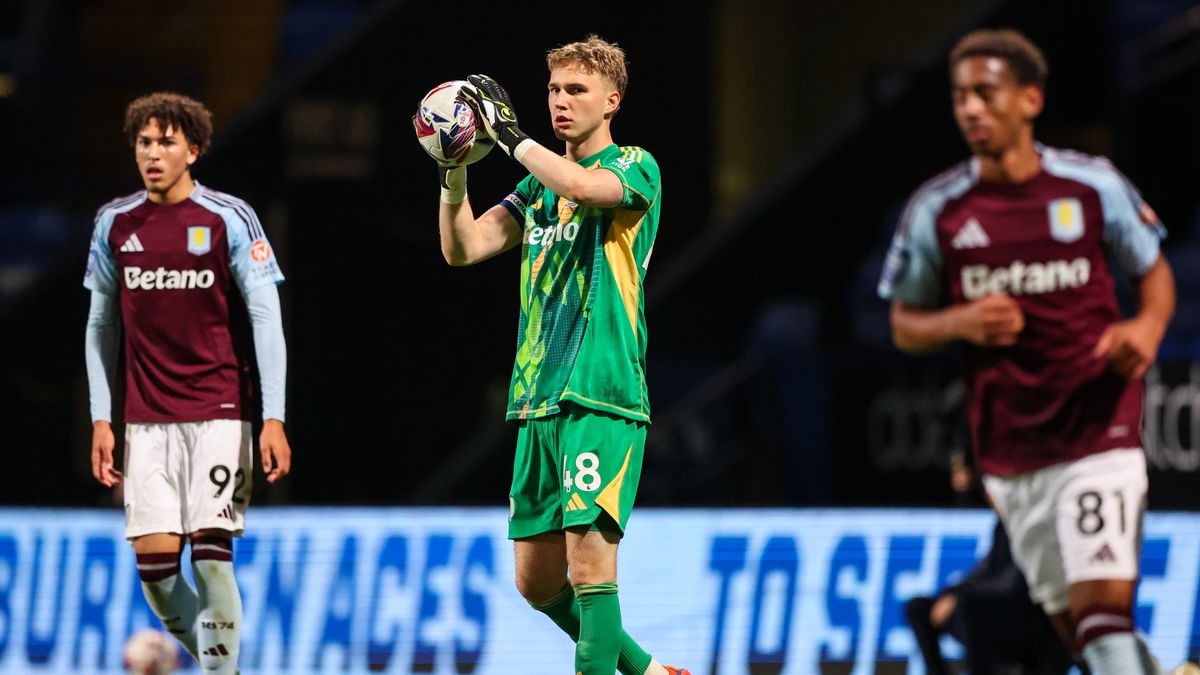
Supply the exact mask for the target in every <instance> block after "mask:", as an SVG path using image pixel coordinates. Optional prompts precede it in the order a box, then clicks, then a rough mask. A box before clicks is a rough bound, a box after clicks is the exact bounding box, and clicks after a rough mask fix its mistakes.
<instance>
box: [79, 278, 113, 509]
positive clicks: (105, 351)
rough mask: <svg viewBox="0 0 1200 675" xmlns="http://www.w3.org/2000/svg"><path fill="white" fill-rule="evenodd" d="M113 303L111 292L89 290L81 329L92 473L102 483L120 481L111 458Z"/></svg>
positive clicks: (109, 484) (111, 484)
mask: <svg viewBox="0 0 1200 675" xmlns="http://www.w3.org/2000/svg"><path fill="white" fill-rule="evenodd" d="M116 304H117V303H116V299H115V298H113V296H111V295H108V294H106V293H101V292H100V291H92V300H91V307H90V308H89V310H88V318H87V329H86V330H85V331H84V362H85V364H86V365H87V375H88V393H89V396H90V399H91V410H92V476H93V477H95V479H96V480H97V481H99V482H100V484H101V485H103V486H105V487H113V486H114V485H117V484H118V483H120V482H121V472H120V471H118V470H117V469H116V465H115V462H114V461H113V449H114V448H115V447H116V439H115V438H114V436H113V430H112V380H113V373H114V372H116V366H117V341H118V340H117V338H118V336H119V328H118V326H117V311H116Z"/></svg>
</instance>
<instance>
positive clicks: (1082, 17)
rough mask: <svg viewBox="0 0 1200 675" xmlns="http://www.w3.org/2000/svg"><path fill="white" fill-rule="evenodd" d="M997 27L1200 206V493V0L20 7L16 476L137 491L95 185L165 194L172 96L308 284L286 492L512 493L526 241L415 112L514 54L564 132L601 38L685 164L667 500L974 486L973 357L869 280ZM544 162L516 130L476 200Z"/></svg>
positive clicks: (1180, 242) (1089, 116)
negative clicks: (521, 244) (158, 180)
mask: <svg viewBox="0 0 1200 675" xmlns="http://www.w3.org/2000/svg"><path fill="white" fill-rule="evenodd" d="M980 26H1013V27H1017V28H1020V29H1021V30H1023V31H1026V32H1027V33H1028V34H1029V35H1030V36H1031V37H1032V38H1033V39H1034V40H1035V41H1037V42H1038V43H1039V44H1040V45H1041V46H1042V47H1043V48H1044V50H1045V51H1046V54H1047V57H1048V59H1049V62H1050V66H1051V77H1050V82H1049V97H1048V101H1049V102H1048V106H1047V109H1046V112H1045V114H1044V116H1043V118H1042V120H1041V122H1040V123H1039V125H1038V129H1039V134H1038V135H1039V137H1040V139H1041V140H1043V141H1044V142H1046V143H1049V144H1051V145H1062V146H1067V147H1073V148H1078V149H1081V150H1084V151H1088V152H1093V153H1100V154H1107V155H1109V156H1111V157H1112V158H1114V160H1115V161H1116V162H1117V164H1118V166H1120V167H1121V168H1122V169H1123V170H1124V171H1125V172H1126V173H1127V174H1128V175H1129V176H1130V177H1131V178H1132V180H1133V181H1134V182H1135V183H1136V184H1138V185H1139V186H1140V187H1141V189H1142V190H1143V192H1144V194H1145V195H1146V197H1147V198H1148V200H1149V201H1150V203H1151V204H1153V205H1154V207H1155V208H1156V210H1157V211H1158V212H1159V214H1160V215H1161V216H1162V218H1163V220H1164V221H1165V222H1166V224H1167V226H1168V228H1169V230H1170V239H1169V241H1168V243H1167V248H1166V251H1167V254H1168V256H1169V257H1170V259H1171V261H1172V262H1173V263H1174V265H1175V269H1176V272H1177V274H1178V276H1179V287H1180V308H1179V313H1178V317H1177V319H1176V321H1175V323H1174V325H1173V327H1172V329H1171V331H1170V333H1169V335H1168V337H1167V340H1166V341H1165V342H1164V345H1163V349H1162V354H1161V357H1162V365H1161V367H1160V369H1159V371H1158V372H1157V373H1156V374H1155V375H1154V377H1153V378H1152V381H1151V383H1150V396H1149V397H1148V401H1149V405H1148V409H1147V432H1148V433H1147V437H1148V445H1149V448H1150V453H1151V465H1152V483H1151V485H1152V487H1151V504H1152V506H1154V507H1170V508H1196V507H1197V506H1198V501H1197V499H1196V497H1195V487H1194V486H1195V485H1196V484H1197V483H1196V481H1197V478H1200V475H1198V474H1200V296H1198V295H1197V290H1200V240H1198V239H1197V236H1198V235H1197V232H1196V230H1197V222H1198V220H1200V214H1198V209H1197V205H1198V192H1197V186H1198V185H1200V159H1198V158H1200V123H1198V122H1197V120H1200V105H1198V104H1200V7H1198V6H1193V3H1191V2H1183V1H1181V0H1108V1H1095V0H1090V1H1089V0H1078V1H1071V0H1065V1H1057V0H1051V1H1049V2H1047V1H1046V0H1040V1H1035V0H1011V1H1005V2H999V1H982V0H973V1H968V2H963V1H958V0H913V1H911V2H904V3H893V2H885V1H883V0H878V1H874V2H872V1H868V0H846V1H843V2H838V3H829V2H800V1H797V2H770V1H769V0H749V1H745V2H743V1H739V0H711V1H708V2H693V3H687V4H686V5H685V4H680V3H660V2H644V1H643V2H628V1H625V0H616V1H614V2H606V3H602V4H594V5H591V6H590V7H589V8H587V9H586V10H585V9H583V6H582V5H575V4H571V5H567V4H565V3H551V2H544V1H536V2H522V3H457V4H454V5H449V4H445V3H440V4H435V5H430V4H427V3H417V2H403V1H390V0H378V1H374V2H368V1H365V0H363V1H359V2H334V1H332V0H267V1H264V2H253V3H245V2H238V1H237V0H213V1H211V2H203V3H141V2H133V1H132V0H92V1H79V2H70V1H67V0H42V1H29V0H26V1H19V0H14V1H12V2H5V3H2V4H0V170H2V171H3V173H2V176H3V180H2V181H0V415H2V416H3V425H2V429H3V432H2V433H3V435H2V436H0V438H2V439H3V444H4V446H5V447H4V448H3V453H4V457H5V460H4V462H3V465H2V468H0V503H4V504H30V503H33V504H53V505H68V504H69V505H98V504H112V503H113V496H112V495H111V494H110V493H108V492H107V491H105V490H104V489H102V488H101V487H100V486H98V485H97V484H96V483H95V482H94V481H93V480H92V478H91V476H90V470H89V463H88V452H89V440H90V424H89V419H88V405H87V385H86V378H85V373H84V368H83V329H84V319H85V313H86V307H87V294H86V292H85V291H84V290H83V289H82V287H81V286H80V280H81V276H82V274H83V267H84V261H85V256H86V248H87V242H88V238H89V235H90V231H91V226H92V222H91V220H92V215H93V214H94V211H95V209H96V207H97V206H98V205H100V204H101V203H103V202H105V201H107V200H108V199H111V198H112V197H115V196H118V195H123V194H127V193H130V192H133V191H134V190H136V189H138V188H139V187H140V183H139V179H138V176H137V173H136V171H135V168H134V164H133V162H132V161H131V159H132V158H131V155H130V150H129V148H128V146H127V145H126V144H125V141H124V139H123V137H122V135H121V123H122V115H123V110H124V106H125V104H126V103H127V102H128V101H129V100H131V99H132V98H134V97H135V96H137V95H140V94H143V93H147V92H150V91H153V90H158V89H172V90H177V91H181V92H184V93H188V94H190V95H193V96H196V97H198V98H200V99H202V100H204V101H206V102H207V103H208V105H209V106H210V107H211V108H212V109H213V111H214V113H215V115H216V119H215V122H216V127H217V135H216V142H215V145H214V148H213V151H212V153H211V155H210V156H208V157H206V158H204V159H202V160H201V162H200V163H199V165H198V166H197V167H196V169H195V171H194V176H195V177H196V178H197V179H198V180H200V181H201V182H203V183H205V184H208V185H211V186H213V187H216V188H218V189H220V190H222V191H226V192H230V193H233V194H235V195H238V196H240V197H243V198H245V199H246V200H247V201H249V202H250V203H251V204H252V205H253V206H254V207H255V208H256V209H257V211H258V213H259V215H260V217H261V218H262V220H263V222H264V224H265V225H266V228H267V230H268V233H269V235H270V237H271V241H272V244H273V245H274V246H275V248H276V250H277V251H278V253H279V257H280V259H281V262H282V265H283V267H284V271H285V273H286V274H287V276H288V280H287V282H286V283H285V284H284V285H283V286H282V291H281V292H282V298H283V303H284V321H285V330H286V334H287V339H288V348H289V373H288V374H289V377H288V420H287V428H288V433H289V437H290V440H291V443H292V447H293V450H294V453H295V454H294V460H295V464H294V467H295V468H294V472H293V474H292V475H291V477H289V478H288V479H287V481H285V482H284V483H283V484H282V485H281V486H279V487H274V488H271V489H259V490H258V491H257V493H256V496H255V501H256V503H260V504H261V503H293V504H295V503H301V504H503V503H504V498H505V495H506V494H507V488H508V478H509V471H510V464H509V462H510V457H511V446H512V442H513V439H514V438H515V432H514V430H513V429H512V428H511V427H509V426H506V425H505V424H504V422H503V415H502V404H503V397H504V392H505V386H506V383H507V380H508V374H509V368H510V367H511V358H512V351H513V348H514V343H515V340H514V337H515V336H514V333H515V329H516V301H517V295H516V287H515V284H516V274H517V259H516V257H515V254H510V255H507V256H504V257H501V258H498V259H496V260H493V261H490V262H488V263H486V264H483V265H480V266H478V267H473V268H467V269H451V268H449V267H448V266H446V265H445V263H444V262H443V261H442V259H441V255H440V253H439V250H438V242H437V231H436V207H437V184H436V183H435V180H436V173H435V171H434V167H433V164H432V163H431V162H430V161H429V159H428V158H427V157H425V156H424V155H423V154H422V153H421V151H420V150H419V149H418V147H417V144H416V143H415V142H414V138H413V132H412V128H411V124H410V121H409V117H410V116H411V114H412V112H413V110H414V108H415V105H416V101H417V100H418V99H419V98H420V96H421V95H423V94H424V92H425V91H426V90H427V89H429V88H430V87H431V86H432V85H434V84H437V83H438V82H441V81H443V80H447V79H453V78H461V77H464V76H465V75H467V74H469V73H473V72H486V73H488V74H490V75H492V76H494V77H495V78H497V79H498V80H499V81H500V82H502V83H503V84H505V85H506V87H507V88H508V90H509V91H510V92H511V93H512V94H513V97H514V100H515V104H516V110H517V112H518V114H519V115H520V119H521V121H522V127H523V128H524V129H525V130H526V131H528V132H529V133H531V134H532V135H533V136H534V137H535V138H537V139H538V140H541V141H543V142H546V143H548V144H551V147H555V144H554V139H553V137H552V135H551V134H550V132H549V126H548V125H547V124H546V113H545V107H544V106H545V103H544V100H545V99H544V93H543V92H544V84H545V80H546V72H545V67H544V61H543V54H544V52H545V50H547V49H548V48H551V47H554V46H556V45H558V44H561V43H563V42H568V41H572V40H575V39H579V38H582V37H583V36H585V35H586V34H588V33H590V32H595V33H599V34H600V35H602V36H604V37H606V38H608V39H610V40H614V41H616V42H618V43H620V44H621V45H622V46H623V47H624V48H625V49H626V50H627V52H628V55H629V61H630V78H631V84H630V87H629V90H628V92H627V97H626V101H625V106H624V108H623V109H622V111H621V112H620V113H619V114H618V116H617V118H616V121H615V124H614V135H615V138H616V140H617V142H618V143H621V144H638V145H642V146H644V147H646V148H648V149H649V150H650V151H651V152H653V153H654V155H655V156H656V157H657V158H658V161H659V163H660V165H661V167H662V172H663V176H664V208H663V220H662V223H661V227H660V233H659V236H658V242H657V245H656V247H655V255H654V259H653V265H652V267H651V271H650V274H649V277H648V281H647V289H646V293H647V305H648V317H649V324H650V337H651V339H650V355H649V367H650V377H651V380H650V383H651V397H652V403H653V406H654V410H655V425H654V427H653V430H652V433H651V439H650V443H649V445H648V449H647V464H646V468H645V473H644V476H643V483H642V489H641V491H640V494H639V503H642V504H658V505H665V504H670V505H692V504H697V505H699V504H702V505H760V504H778V505H807V504H913V505H945V504H950V503H953V497H952V493H951V491H950V489H949V487H948V481H947V469H946V467H947V462H948V457H949V455H950V454H951V453H952V452H953V451H955V450H960V449H961V448H962V446H963V442H964V440H963V435H962V422H961V410H960V406H959V403H960V400H961V387H960V384H959V382H958V380H957V378H956V374H957V360H956V357H955V355H954V354H953V353H949V354H944V355H941V356H939V357H933V358H928V359H922V360H911V359H905V358H902V357H901V356H900V355H899V354H898V353H897V352H896V351H895V350H894V349H893V348H892V347H891V346H890V344H889V342H888V335H887V331H888V328H887V320H886V307H885V305H884V303H882V302H881V301H879V300H877V299H876V298H875V297H874V293H873V287H874V280H875V278H876V276H877V274H878V270H879V266H880V262H881V259H882V254H883V251H884V247H885V246H886V242H887V239H888V238H889V236H890V234H891V231H892V227H893V224H894V221H895V217H896V215H897V211H898V209H899V208H900V206H901V204H902V203H903V200H904V199H905V197H906V196H907V195H908V193H910V192H911V191H912V190H913V189H914V188H915V187H916V186H917V185H919V184H920V183H921V182H922V181H923V180H925V179H926V178H928V177H930V176H932V175H933V174H935V173H937V172H938V171H940V170H941V169H943V168H945V167H947V166H949V165H950V164H952V163H954V162H957V161H959V160H961V159H962V158H963V157H964V156H965V154H966V150H965V147H964V146H963V144H962V142H961V140H960V139H959V138H958V136H957V132H956V130H955V128H954V126H953V121H952V119H951V116H950V107H949V94H948V89H947V86H946V65H945V54H946V52H947V51H948V49H949V47H950V45H951V44H952V43H953V41H954V39H955V38H956V37H958V36H959V35H961V34H962V33H963V32H965V31H966V30H969V29H971V28H975V27H980ZM522 175H523V174H522V172H521V170H520V168H519V166H518V165H516V164H515V163H513V162H512V161H511V160H507V159H506V158H504V157H502V156H501V155H500V153H496V156H495V157H488V158H487V159H486V160H484V161H483V162H482V163H481V164H479V165H477V166H476V167H473V168H472V169H471V171H470V188H471V194H472V196H473V198H474V202H475V204H476V205H477V206H482V207H486V206H489V205H490V204H491V203H494V202H495V201H496V200H498V199H500V198H501V197H502V196H503V195H505V194H506V193H507V191H508V190H509V189H511V187H512V185H514V184H515V183H516V181H517V180H519V179H520V178H521V177H522ZM118 409H119V408H118ZM260 487H262V486H261V485H260Z"/></svg>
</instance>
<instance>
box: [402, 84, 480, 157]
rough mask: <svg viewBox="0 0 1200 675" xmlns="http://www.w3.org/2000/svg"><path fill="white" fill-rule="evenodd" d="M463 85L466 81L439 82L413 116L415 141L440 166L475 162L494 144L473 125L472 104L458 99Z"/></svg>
mask: <svg viewBox="0 0 1200 675" xmlns="http://www.w3.org/2000/svg"><path fill="white" fill-rule="evenodd" d="M466 84H467V82H466V81H465V80H452V81H450V82H443V83H441V84H439V85H438V86H436V87H434V88H433V89H431V90H429V93H428V94H425V97H424V98H422V99H421V105H420V107H418V108H417V114H415V115H413V127H415V128H416V130H417V141H419V142H420V143H421V147H422V148H424V149H425V152H427V153H429V156H430V157H432V158H434V159H435V160H437V162H438V163H439V164H441V165H443V166H466V165H468V164H474V163H475V162H478V161H479V160H481V159H483V156H484V155H486V154H488V153H489V152H491V150H492V148H493V147H495V145H496V142H495V141H494V140H492V138H491V137H490V136H488V135H487V132H486V131H484V130H482V129H477V128H476V125H475V113H474V112H473V111H472V110H471V106H469V105H467V104H466V103H463V102H462V101H459V100H458V98H457V96H458V90H459V89H460V88H462V87H463V85H466Z"/></svg>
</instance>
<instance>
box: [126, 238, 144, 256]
mask: <svg viewBox="0 0 1200 675" xmlns="http://www.w3.org/2000/svg"><path fill="white" fill-rule="evenodd" d="M145 250H146V249H144V248H142V242H141V240H140V239H138V236H137V235H136V234H134V235H131V236H130V237H129V238H128V239H126V240H125V243H124V244H121V252H122V253H141V252H142V251H145Z"/></svg>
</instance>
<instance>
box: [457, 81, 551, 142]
mask: <svg viewBox="0 0 1200 675" xmlns="http://www.w3.org/2000/svg"><path fill="white" fill-rule="evenodd" d="M467 82H469V83H471V86H469V87H466V86H464V87H463V88H461V89H459V94H458V96H459V98H460V99H461V100H462V101H463V102H464V103H466V104H467V105H469V106H471V109H472V110H473V111H475V118H476V119H477V120H480V121H482V122H483V126H484V130H485V131H486V132H487V134H488V136H491V137H492V138H494V139H496V142H497V143H499V144H500V147H501V148H503V149H504V152H506V153H508V155H509V156H510V157H512V158H514V159H516V160H517V161H518V162H519V161H521V157H522V156H523V155H524V154H525V152H526V150H528V149H529V146H528V145H526V146H525V147H524V148H521V149H520V150H518V148H520V146H521V145H523V144H525V141H529V143H530V144H532V143H534V140H533V139H532V138H530V137H529V135H528V134H526V133H525V132H524V131H521V129H520V127H518V126H517V113H516V112H514V111H513V108H512V99H511V98H509V96H508V92H507V91H505V90H504V87H502V86H500V83H499V82H497V81H495V80H493V79H492V78H490V77H488V76H487V75H472V76H470V77H468V78H467Z"/></svg>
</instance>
